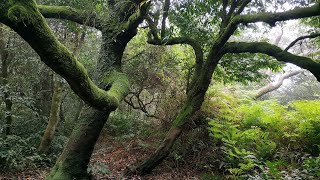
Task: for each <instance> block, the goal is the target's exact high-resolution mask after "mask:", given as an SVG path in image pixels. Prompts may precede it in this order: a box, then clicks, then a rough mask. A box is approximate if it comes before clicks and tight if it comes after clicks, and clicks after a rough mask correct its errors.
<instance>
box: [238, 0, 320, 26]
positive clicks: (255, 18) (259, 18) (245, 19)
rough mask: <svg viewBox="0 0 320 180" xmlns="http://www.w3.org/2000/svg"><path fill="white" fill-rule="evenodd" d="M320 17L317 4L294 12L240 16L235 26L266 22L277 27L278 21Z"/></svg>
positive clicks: (319, 8)
mask: <svg viewBox="0 0 320 180" xmlns="http://www.w3.org/2000/svg"><path fill="white" fill-rule="evenodd" d="M317 15H320V4H319V3H317V4H315V5H313V6H311V7H305V8H295V9H293V10H289V11H285V12H279V13H258V14H247V15H238V16H235V18H234V23H235V24H240V23H242V24H248V23H255V22H265V23H268V24H269V25H270V26H275V23H276V22H278V21H287V20H291V19H299V18H306V17H311V16H317Z"/></svg>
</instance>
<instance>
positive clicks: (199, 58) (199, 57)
mask: <svg viewBox="0 0 320 180" xmlns="http://www.w3.org/2000/svg"><path fill="white" fill-rule="evenodd" d="M148 43H149V44H153V45H175V44H188V45H190V46H191V47H192V48H193V50H194V53H195V56H196V64H201V65H202V63H203V51H202V47H201V45H200V44H199V42H198V41H196V40H194V39H191V38H187V37H176V38H170V39H168V40H166V41H156V40H151V39H149V40H148Z"/></svg>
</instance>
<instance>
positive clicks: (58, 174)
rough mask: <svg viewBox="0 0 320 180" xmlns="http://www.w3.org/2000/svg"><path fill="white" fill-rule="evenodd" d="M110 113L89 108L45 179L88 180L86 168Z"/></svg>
mask: <svg viewBox="0 0 320 180" xmlns="http://www.w3.org/2000/svg"><path fill="white" fill-rule="evenodd" d="M110 112H111V111H99V110H95V109H93V108H89V109H88V110H87V112H86V113H84V118H82V119H81V121H80V122H78V123H77V126H76V127H75V129H74V130H73V132H72V134H71V136H70V138H69V141H68V142H67V145H66V147H65V148H64V150H63V153H62V154H61V155H60V157H59V159H58V160H57V162H56V164H55V166H54V167H53V169H52V170H51V172H50V174H49V176H48V177H47V178H46V179H50V180H72V179H77V180H78V179H79V180H81V179H89V175H88V173H87V168H88V164H89V160H90V157H91V154H92V151H93V149H94V145H95V143H96V142H97V140H98V137H99V135H100V131H101V130H102V128H103V126H104V124H105V122H106V121H107V119H108V116H109V114H110Z"/></svg>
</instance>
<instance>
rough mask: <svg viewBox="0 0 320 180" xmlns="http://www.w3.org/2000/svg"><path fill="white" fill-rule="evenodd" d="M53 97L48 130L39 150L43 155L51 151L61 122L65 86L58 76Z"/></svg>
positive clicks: (55, 79) (55, 80) (55, 78)
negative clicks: (57, 127) (61, 106)
mask: <svg viewBox="0 0 320 180" xmlns="http://www.w3.org/2000/svg"><path fill="white" fill-rule="evenodd" d="M53 83H54V84H53V95H52V100H51V109H50V115H49V120H48V125H47V128H46V130H45V132H44V135H43V136H42V139H41V143H40V146H39V148H38V150H39V151H40V152H42V153H47V152H48V151H49V149H50V146H51V142H52V140H53V136H54V133H55V130H56V126H57V124H58V121H59V114H60V105H61V101H62V92H63V84H62V82H61V80H59V79H58V77H57V76H55V77H54V82H53Z"/></svg>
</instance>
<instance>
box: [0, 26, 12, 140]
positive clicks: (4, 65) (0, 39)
mask: <svg viewBox="0 0 320 180" xmlns="http://www.w3.org/2000/svg"><path fill="white" fill-rule="evenodd" d="M5 37H6V35H5V32H4V30H3V27H2V25H1V24H0V59H1V76H0V78H1V79H0V82H1V85H2V86H3V87H4V96H3V101H4V103H5V109H6V110H5V120H6V131H5V134H6V135H11V133H12V128H11V125H12V114H11V113H12V104H13V103H12V98H11V96H10V90H9V88H8V78H9V77H8V76H9V64H10V58H11V56H10V53H9V51H8V48H7V42H6V40H5Z"/></svg>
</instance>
